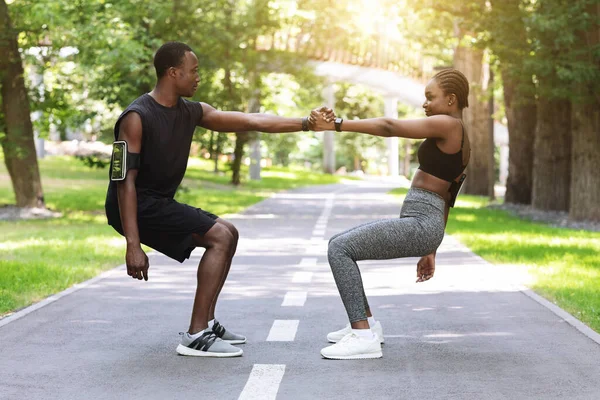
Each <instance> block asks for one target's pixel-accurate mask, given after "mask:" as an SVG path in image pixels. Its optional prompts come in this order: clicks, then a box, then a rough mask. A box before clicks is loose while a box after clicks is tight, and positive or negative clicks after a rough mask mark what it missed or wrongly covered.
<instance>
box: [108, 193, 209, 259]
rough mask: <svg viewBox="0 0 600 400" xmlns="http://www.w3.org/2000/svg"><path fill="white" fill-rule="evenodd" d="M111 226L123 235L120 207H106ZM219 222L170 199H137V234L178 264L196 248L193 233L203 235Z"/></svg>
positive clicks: (142, 240) (205, 213) (200, 210)
mask: <svg viewBox="0 0 600 400" xmlns="http://www.w3.org/2000/svg"><path fill="white" fill-rule="evenodd" d="M106 216H107V218H108V224H109V225H111V226H112V227H113V228H114V229H115V230H116V231H117V232H119V233H120V234H121V235H123V227H122V226H121V218H120V215H119V207H118V206H115V205H110V204H108V203H107V204H106ZM217 218H219V217H217V216H216V215H215V214H212V213H209V212H208V211H204V210H202V209H200V208H195V207H192V206H189V205H187V204H182V203H178V202H177V201H175V200H173V199H170V198H155V197H144V198H142V199H140V198H138V230H139V234H140V241H141V242H142V243H143V244H145V245H146V246H149V247H152V248H153V249H154V250H156V251H159V252H161V253H163V254H164V255H166V256H168V257H171V258H172V259H174V260H177V261H179V262H183V261H185V260H186V259H187V258H189V257H190V254H191V252H192V250H194V248H195V247H196V246H195V244H194V240H193V238H192V233H196V234H198V235H204V234H206V232H208V231H209V229H210V228H212V227H213V225H214V224H215V223H216V219H217Z"/></svg>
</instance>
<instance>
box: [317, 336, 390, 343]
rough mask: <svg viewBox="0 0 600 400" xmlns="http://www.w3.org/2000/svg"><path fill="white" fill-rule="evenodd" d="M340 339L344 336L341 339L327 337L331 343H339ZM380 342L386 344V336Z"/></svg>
mask: <svg viewBox="0 0 600 400" xmlns="http://www.w3.org/2000/svg"><path fill="white" fill-rule="evenodd" d="M342 337H343V336H342ZM340 340H342V338H339V339H337V340H335V339H330V338H329V337H327V341H328V342H329V343H337V342H339V341H340ZM379 343H381V344H384V343H385V338H381V339H380V340H379Z"/></svg>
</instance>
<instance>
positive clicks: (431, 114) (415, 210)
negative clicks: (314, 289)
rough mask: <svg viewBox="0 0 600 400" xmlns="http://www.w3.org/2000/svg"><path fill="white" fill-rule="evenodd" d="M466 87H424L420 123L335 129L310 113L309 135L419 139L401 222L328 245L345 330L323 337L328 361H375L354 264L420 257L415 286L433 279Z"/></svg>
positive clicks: (464, 158) (444, 76)
mask: <svg viewBox="0 0 600 400" xmlns="http://www.w3.org/2000/svg"><path fill="white" fill-rule="evenodd" d="M468 95H469V83H468V81H467V79H466V78H465V76H464V75H463V74H462V73H461V72H459V71H457V70H455V69H445V70H442V71H440V72H439V73H437V74H436V75H435V76H434V77H433V78H432V79H431V81H430V82H429V83H428V84H427V86H426V87H425V98H426V100H425V103H424V104H423V108H424V109H425V115H426V116H427V118H422V119H415V120H396V119H391V118H372V119H365V120H350V121H343V120H341V119H340V118H337V119H336V120H335V122H332V121H333V119H332V118H331V117H328V116H323V115H321V114H320V113H319V112H318V111H317V110H315V111H313V112H312V113H311V117H310V122H312V123H313V124H314V126H315V128H314V130H315V131H321V130H333V129H334V127H335V129H336V130H337V131H341V130H343V131H349V132H360V133H366V134H369V135H376V136H384V137H391V136H399V137H403V138H409V139H425V141H423V143H422V144H421V146H420V147H419V151H418V157H419V164H420V165H419V169H418V170H417V172H416V174H415V176H414V178H413V181H412V185H411V188H410V190H409V192H408V194H407V195H406V199H405V200H404V203H403V205H402V210H401V212H400V218H394V219H388V220H381V221H375V222H371V223H367V224H364V225H361V226H357V227H355V228H352V229H350V230H348V231H346V232H343V233H340V234H338V235H335V236H334V237H332V238H331V240H330V241H329V250H328V259H329V264H330V266H331V270H332V272H333V276H334V278H335V281H336V284H337V287H338V290H339V292H340V296H341V298H342V302H343V303H344V307H345V308H346V312H347V313H348V317H349V319H350V325H348V326H346V327H345V328H344V329H341V330H339V331H336V332H331V333H329V334H328V335H327V339H328V340H329V341H330V342H332V343H336V344H334V345H332V346H329V347H326V348H324V349H322V350H321V355H322V356H323V357H325V358H331V359H363V358H380V357H382V352H381V343H383V330H382V328H381V323H380V322H377V321H376V320H375V318H374V317H373V315H372V313H371V310H370V308H369V303H368V302H367V298H366V296H365V293H364V289H363V285H362V279H361V276H360V271H359V269H358V265H357V264H356V262H357V261H360V260H387V259H392V258H400V257H419V256H420V257H421V259H420V260H419V262H418V263H417V278H418V279H417V282H424V281H427V280H429V279H431V278H432V277H433V273H434V271H435V252H436V250H437V248H438V247H439V245H440V243H441V242H442V239H443V237H444V230H445V227H446V221H447V218H448V210H449V206H450V202H451V201H452V198H451V197H452V196H451V194H450V189H451V186H452V188H453V189H454V188H455V187H456V183H454V185H452V184H453V182H457V181H458V180H459V179H460V177H461V176H462V174H463V171H464V169H465V167H466V166H467V163H468V161H469V156H470V146H469V138H468V137H467V135H466V134H465V129H464V126H463V123H462V110H463V109H464V108H465V107H468V99H467V98H468Z"/></svg>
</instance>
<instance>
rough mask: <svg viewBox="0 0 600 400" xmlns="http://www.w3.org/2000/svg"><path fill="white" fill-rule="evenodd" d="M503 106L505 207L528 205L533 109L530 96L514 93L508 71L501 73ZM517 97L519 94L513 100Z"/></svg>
mask: <svg viewBox="0 0 600 400" xmlns="http://www.w3.org/2000/svg"><path fill="white" fill-rule="evenodd" d="M502 80H503V82H504V105H505V107H506V119H507V120H508V149H509V150H508V151H509V154H508V178H507V180H506V195H505V201H506V202H507V203H515V204H531V190H532V185H533V141H534V139H535V126H536V123H537V114H536V113H537V106H536V104H535V98H534V97H533V95H531V94H526V93H521V91H518V90H517V82H516V81H515V80H514V79H512V78H511V77H510V71H508V72H507V71H503V72H502ZM517 93H520V95H519V96H518V100H517Z"/></svg>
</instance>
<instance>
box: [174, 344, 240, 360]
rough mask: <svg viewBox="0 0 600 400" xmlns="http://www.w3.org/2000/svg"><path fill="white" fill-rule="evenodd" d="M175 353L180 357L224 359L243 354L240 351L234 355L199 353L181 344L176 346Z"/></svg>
mask: <svg viewBox="0 0 600 400" xmlns="http://www.w3.org/2000/svg"><path fill="white" fill-rule="evenodd" d="M177 353H178V354H181V355H182V356H192V357H217V358H226V357H239V356H241V355H242V354H244V351H243V350H242V349H240V351H237V352H235V353H212V352H210V351H200V350H195V349H190V348H189V347H186V346H184V345H182V344H179V345H178V346H177Z"/></svg>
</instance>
